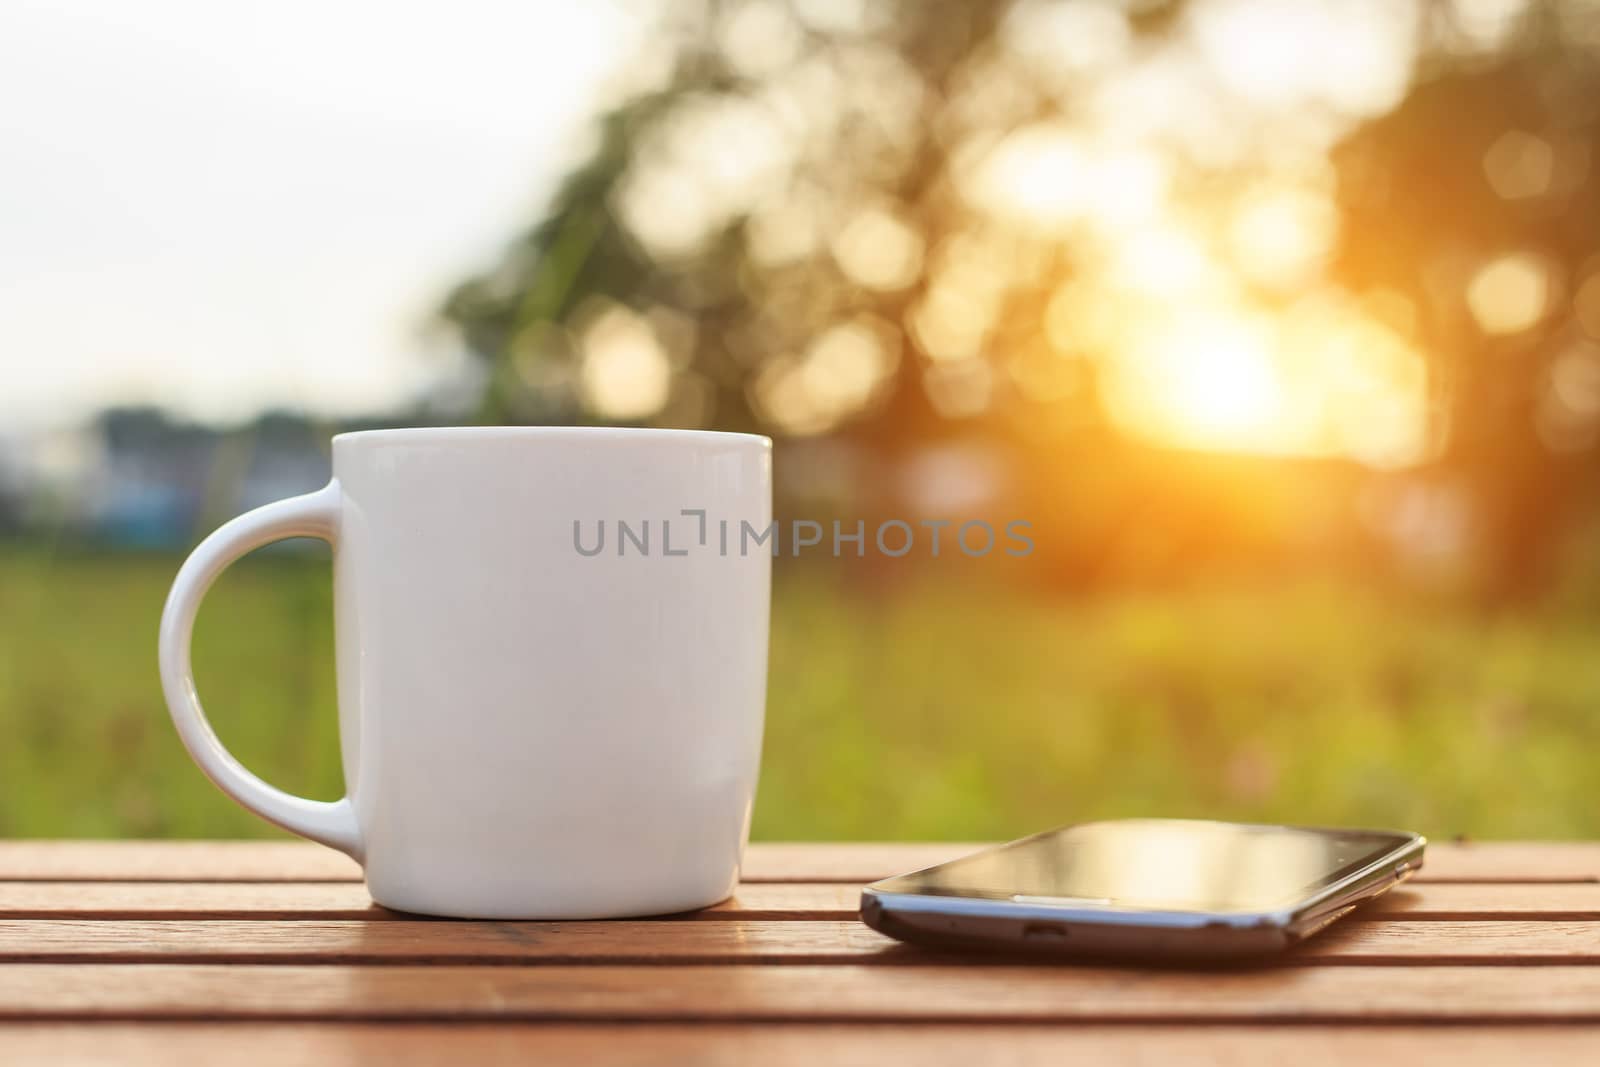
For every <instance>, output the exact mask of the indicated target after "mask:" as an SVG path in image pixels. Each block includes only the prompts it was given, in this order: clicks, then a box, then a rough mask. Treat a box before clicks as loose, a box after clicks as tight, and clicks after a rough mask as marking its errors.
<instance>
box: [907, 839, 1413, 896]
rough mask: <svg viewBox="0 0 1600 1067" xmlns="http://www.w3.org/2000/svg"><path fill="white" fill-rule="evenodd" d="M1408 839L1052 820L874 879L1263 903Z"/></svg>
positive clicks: (954, 887)
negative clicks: (1051, 824) (1060, 825)
mask: <svg viewBox="0 0 1600 1067" xmlns="http://www.w3.org/2000/svg"><path fill="white" fill-rule="evenodd" d="M1408 840H1410V838H1409V836H1408V835H1404V834H1393V833H1381V832H1368V831H1344V830H1316V829H1297V828H1293V827H1287V826H1250V825H1241V824H1237V823H1220V822H1188V821H1182V820H1166V819H1125V820H1117V821H1113V822H1098V823H1084V824H1082V825H1080V826H1069V827H1067V828H1065V829H1062V830H1052V831H1049V832H1047V833H1043V834H1038V835H1035V836H1033V837H1028V838H1024V839H1022V840H1021V841H1016V842H1013V843H1011V844H1009V845H1002V846H1001V847H999V848H995V849H990V850H988V851H985V852H979V853H976V854H974V855H971V856H967V857H965V858H963V859H959V860H955V861H953V862H951V863H946V864H943V865H942V866H939V867H933V868H930V869H928V870H926V871H919V872H917V873H915V874H908V875H905V876H903V877H900V878H892V879H890V880H888V881H886V882H881V883H879V884H878V886H877V887H876V888H878V889H879V890H880V891H882V892H885V893H922V894H934V895H938V896H965V897H983V898H988V899H997V900H1018V899H1022V900H1026V899H1028V898H1037V899H1039V900H1040V901H1041V902H1045V901H1048V902H1050V903H1071V902H1072V901H1073V900H1077V901H1081V902H1083V903H1086V904H1093V905H1094V906H1096V907H1107V906H1109V907H1127V908H1139V909H1160V910H1166V911H1205V912H1228V911H1240V912H1244V911H1261V910H1268V909H1272V908H1278V907H1283V906H1286V905H1289V904H1293V903H1295V902H1297V901H1299V900H1302V899H1304V898H1305V897H1306V896H1307V895H1309V894H1310V893H1311V892H1313V891H1315V890H1316V889H1319V888H1321V887H1323V886H1326V885H1329V884H1331V883H1332V882H1335V881H1337V880H1338V879H1340V878H1342V877H1344V876H1345V875H1348V874H1351V873H1353V872H1355V871H1358V870H1360V869H1361V868H1363V867H1365V866H1367V865H1368V864H1371V863H1373V862H1376V861H1377V860H1378V859H1380V858H1382V857H1383V856H1384V855H1385V854H1386V853H1388V852H1390V851H1392V850H1393V849H1395V848H1397V847H1399V846H1400V845H1403V844H1405V843H1406V842H1407V841H1408ZM1063 898H1067V899H1065V900H1063Z"/></svg>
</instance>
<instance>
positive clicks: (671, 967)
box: [0, 842, 1600, 1067]
mask: <svg viewBox="0 0 1600 1067" xmlns="http://www.w3.org/2000/svg"><path fill="white" fill-rule="evenodd" d="M971 847H973V846H970V845H755V846H752V847H751V849H750V854H749V858H748V862H747V864H746V882H745V884H744V885H743V886H742V887H741V888H740V890H739V893H738V895H737V896H736V897H735V899H734V900H732V901H729V902H728V903H726V904H723V905H721V906H719V907H716V908H713V909H710V910H708V911H705V912H699V913H696V914H693V915H687V916H682V917H678V918H673V919H663V920H657V921H651V922H593V923H508V922H496V923H489V922H451V921H437V920H435V921H428V920H422V919H418V918H416V917H411V916H405V915H401V914H397V913H393V912H387V911H384V910H382V909H379V908H376V907H373V906H372V905H371V903H370V902H369V900H368V899H367V895H366V892H365V890H364V889H363V887H362V886H361V884H360V883H359V881H357V871H356V869H355V867H354V865H353V864H351V863H350V862H349V861H348V860H346V859H345V858H344V857H342V856H340V855H337V854H336V853H333V852H330V851H328V850H326V849H321V848H318V847H316V846H312V845H300V844H289V843H259V844H258V843H237V842H225V843H210V842H181V843H180V842H172V843H142V842H121V843H98V842H96V843H89V842H78V843H74V842H9V843H0V1063H4V1064H7V1065H11V1064H17V1063H28V1062H34V1061H48V1062H51V1063H60V1062H69V1063H70V1062H79V1061H84V1062H99V1061H102V1060H115V1061H116V1062H124V1063H125V1062H135V1063H162V1064H168V1063H182V1062H195V1063H211V1062H223V1063H228V1064H237V1063H242V1062H246V1061H249V1062H256V1061H261V1062H272V1063H279V1064H281V1063H298V1062H318V1063H321V1062H328V1061H340V1060H347V1061H357V1062H381V1063H384V1064H385V1067H389V1065H392V1064H395V1063H404V1062H419V1063H420V1062H428V1063H433V1062H441V1063H461V1064H478V1063H484V1062H501V1061H503V1062H514V1063H539V1064H548V1063H561V1062H571V1061H578V1062H584V1063H592V1064H613V1063H652V1064H654V1063H672V1062H685V1063H702V1062H711V1063H728V1064H747V1063H753V1064H757V1065H759V1067H770V1065H771V1064H775V1063H804V1064H832V1063H855V1062H860V1063H871V1064H874V1065H875V1067H878V1065H883V1064H887V1063H894V1062H899V1061H902V1060H906V1059H910V1058H912V1057H915V1059H916V1060H917V1061H919V1062H920V1063H923V1064H930V1063H933V1064H942V1063H963V1064H965V1063H975V1062H990V1061H993V1062H1003V1063H1041V1064H1043V1063H1049V1064H1055V1063H1061V1062H1065V1061H1067V1060H1069V1059H1071V1058H1072V1057H1074V1056H1075V1057H1078V1058H1081V1059H1082V1060H1083V1061H1084V1062H1089V1063H1100V1062H1116V1061H1121V1060H1136V1061H1149V1062H1167V1061H1170V1060H1175V1059H1180V1058H1181V1061H1182V1062H1194V1061H1196V1060H1198V1061H1201V1062H1206V1061H1215V1062H1223V1063H1238V1062H1261V1063H1279V1062H1285V1061H1288V1060H1290V1059H1291V1058H1292V1059H1293V1061H1295V1062H1296V1064H1297V1067H1298V1065H1302V1064H1306V1063H1313V1062H1363V1061H1364V1062H1376V1063H1384V1062H1402V1063H1404V1062H1410V1061H1412V1060H1413V1059H1415V1058H1417V1057H1425V1058H1426V1059H1427V1060H1428V1061H1429V1062H1432V1061H1434V1060H1437V1059H1441V1058H1444V1057H1453V1058H1459V1059H1463V1060H1467V1061H1472V1062H1491V1061H1493V1062H1499V1061H1502V1060H1507V1059H1511V1058H1513V1057H1515V1058H1517V1059H1519V1060H1536V1061H1544V1060H1548V1059H1551V1058H1557V1057H1560V1058H1571V1059H1573V1060H1574V1061H1575V1062H1582V1061H1587V1062H1600V845H1558V844H1549V845H1545V844H1484V845H1457V846H1449V845H1434V846H1432V847H1430V849H1429V852H1428V864H1427V868H1426V869H1425V871H1424V872H1423V874H1422V876H1421V877H1420V878H1418V879H1417V880H1416V881H1415V882H1413V883H1410V884H1409V885H1408V886H1406V887H1404V888H1402V889H1400V890H1397V891H1395V892H1394V893H1391V894H1390V895H1389V897H1388V898H1386V899H1385V900H1384V901H1382V902H1381V903H1379V904H1377V905H1375V906H1373V907H1372V908H1371V909H1369V910H1367V911H1365V912H1364V913H1358V917H1357V918H1353V919H1350V920H1346V921H1344V922H1343V923H1341V924H1339V926H1338V927H1336V928H1334V929H1332V930H1330V931H1329V932H1328V933H1326V934H1324V935H1322V936H1320V937H1317V938H1316V939H1314V940H1313V941H1311V942H1310V943H1308V944H1307V945H1305V946H1304V947H1303V948H1302V949H1301V950H1300V951H1298V952H1296V953H1295V954H1294V955H1292V956H1291V957H1290V958H1289V959H1288V960H1287V961H1286V962H1284V963H1283V964H1281V965H1276V966H1272V967H1268V968H1264V969H1257V970H1249V971H1234V972H1217V973H1196V972H1173V971H1166V972H1163V971H1153V970H1148V969H1137V968H1126V969H1117V968H1108V967H1101V966H1095V967H1090V966H1076V965H1067V964H1038V963H1034V964H1029V963H1026V962H1018V961H1016V960H1014V959H1013V960H988V959H984V958H976V957H965V958H963V957H954V956H950V955H940V954H935V953H931V952H926V951H920V950H916V949H911V948H908V947H903V946H899V945H896V944H895V943H893V942H891V941H888V940H887V939H885V938H882V937H880V936H879V935H878V934H876V933H874V932H873V931H871V930H869V929H867V928H866V927H864V926H862V925H861V924H860V923H859V922H857V921H856V919H855V908H856V899H857V891H858V889H859V887H860V885H861V883H863V882H865V881H868V880H871V879H875V878H878V877H881V876H884V875H887V874H891V873H895V872H899V871H903V870H908V869H911V868H915V867H920V866H925V865H927V864H931V863H935V862H938V861H941V860H943V859H946V858H949V857H951V856H954V855H957V854H960V853H962V852H964V851H967V850H968V849H970V848H971Z"/></svg>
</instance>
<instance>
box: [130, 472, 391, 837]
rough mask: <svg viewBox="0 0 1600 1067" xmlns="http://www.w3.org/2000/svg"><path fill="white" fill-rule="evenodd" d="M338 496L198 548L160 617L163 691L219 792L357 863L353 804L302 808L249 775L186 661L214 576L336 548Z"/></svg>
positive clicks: (251, 518) (335, 488)
mask: <svg viewBox="0 0 1600 1067" xmlns="http://www.w3.org/2000/svg"><path fill="white" fill-rule="evenodd" d="M340 496H341V494H340V492H339V483H338V481H337V480H334V481H330V482H329V483H328V484H327V485H326V486H324V487H323V488H321V489H319V490H317V491H316V492H314V493H307V494H305V495H304V496H296V497H290V498H289V499H287V500H280V501H278V502H276V503H274V504H267V505H265V506H263V507H259V508H256V509H255V510H254V511H249V512H246V513H245V514H243V515H240V516H239V517H238V518H236V519H234V520H232V521H231V522H228V523H225V524H224V525H223V526H221V527H219V528H218V529H217V530H216V532H214V533H213V534H211V536H210V537H207V538H206V539H205V540H204V541H201V542H200V545H199V547H197V548H196V549H195V550H194V551H193V552H192V553H190V555H189V558H188V559H186V560H184V563H183V566H182V567H181V568H180V569H179V570H178V577H177V578H176V579H174V580H173V583H172V592H171V593H170V594H169V595H168V596H167V606H166V609H165V610H164V611H162V613H161V649H160V655H161V687H162V689H163V691H164V692H165V693H166V697H167V710H169V711H170V712H171V713H172V721H173V723H174V724H175V725H176V726H177V727H178V736H179V737H181V738H182V739H183V745H184V747H185V748H187V749H188V750H189V755H190V756H193V757H194V761H195V762H196V763H198V764H199V765H200V769H201V770H202V771H204V772H205V774H206V777H207V778H210V779H211V780H212V781H213V782H215V783H216V785H217V787H218V788H219V789H221V790H222V791H223V792H224V793H226V794H228V795H229V796H231V797H232V798H233V799H234V800H237V801H238V802H239V803H240V804H243V805H244V806H245V807H246V808H249V809H250V810H251V811H253V812H255V813H256V814H257V815H259V816H261V817H262V818H264V819H266V820H267V821H268V822H273V823H277V824H278V825H279V826H281V827H283V828H284V829H285V830H292V831H293V832H295V833H297V834H300V835H301V836H302V837H309V838H310V839H311V840H313V841H320V842H321V843H322V844H324V845H328V846H331V847H332V848H336V849H338V850H339V851H340V852H344V853H346V854H348V855H350V856H352V857H354V858H356V859H357V860H359V859H360V858H361V852H362V848H361V828H360V826H359V825H358V824H357V822H356V815H355V809H354V808H353V807H352V806H351V804H350V798H349V797H343V798H341V799H339V800H335V801H331V802H330V801H323V800H307V799H305V798H304V797H297V796H294V795H292V794H289V793H285V792H284V791H283V790H281V789H277V788H274V787H273V786H270V785H268V784H267V783H266V782H264V781H262V780H261V779H260V778H257V777H256V776H255V775H254V774H251V773H250V772H249V771H248V770H246V769H245V767H244V764H242V763H240V762H239V761H238V760H237V759H235V758H234V757H233V754H232V753H230V752H229V751H228V750H227V749H226V748H224V747H223V746H222V742H221V741H220V740H218V738H217V735H216V732H215V731H214V730H212V729H211V724H210V723H209V722H207V721H206V713H205V710H204V709H203V708H201V707H200V697H199V695H198V694H197V693H196V692H195V687H194V670H193V667H192V666H191V664H190V659H189V643H190V639H191V638H192V637H193V635H194V619H195V615H196V614H197V613H198V612H199V610H200V601H201V599H202V598H204V597H205V594H206V591H207V590H208V589H210V588H211V583H212V582H214V581H215V580H216V578H217V575H219V574H221V573H222V572H223V570H225V569H226V568H227V567H228V565H229V564H231V563H232V562H234V561H235V560H237V559H238V558H239V557H240V556H243V555H244V554H245V553H246V552H249V551H250V550H251V549H254V548H260V547H261V546H262V545H265V544H268V543H270V542H272V541H281V540H283V539H284V538H286V537H318V538H321V539H322V540H324V541H326V542H328V544H330V545H335V546H336V545H337V544H338V531H339V508H340Z"/></svg>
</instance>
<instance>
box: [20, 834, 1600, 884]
mask: <svg viewBox="0 0 1600 1067" xmlns="http://www.w3.org/2000/svg"><path fill="white" fill-rule="evenodd" d="M979 847H982V846H980V845H977V844H971V843H965V844H963V843H955V844H951V843H927V842H923V843H911V844H905V843H902V844H887V845H886V844H870V843H851V844H804V843H800V844H785V843H757V844H752V845H751V846H750V848H749V851H748V853H747V854H746V859H745V865H744V877H745V881H747V882H855V883H862V882H870V881H875V880H877V879H879V878H885V877H888V876H889V875H892V874H900V873H904V872H906V871H911V870H916V869H918V868H921V867H927V866H930V865H932V864H935V863H942V862H944V861H945V860H949V859H954V858H956V857H958V856H962V855H965V854H966V853H968V852H970V851H973V850H974V849H977V848H979ZM360 875H361V872H360V869H359V868H358V867H357V866H356V864H355V863H354V861H352V860H351V859H349V858H348V857H346V856H343V855H341V854H340V853H337V852H334V851H333V850H331V849H327V848H323V847H322V846H320V845H312V844H307V843H305V842H296V841H0V881H21V880H35V881H47V882H60V881H122V882H131V881H164V882H201V881H233V882H245V881H260V882H303V881H312V882H323V881H357V880H359V879H360ZM1419 880H1426V881H1480V882H1545V881H1555V882H1574V881H1590V882H1594V881H1600V843H1587V842H1550V843H1542V842H1534V843H1525V842H1490V843H1485V844H1465V845H1459V844H1445V843H1441V844H1433V845H1430V846H1429V847H1428V862H1427V867H1426V868H1425V869H1424V870H1423V872H1422V875H1421V877H1420V879H1419Z"/></svg>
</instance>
